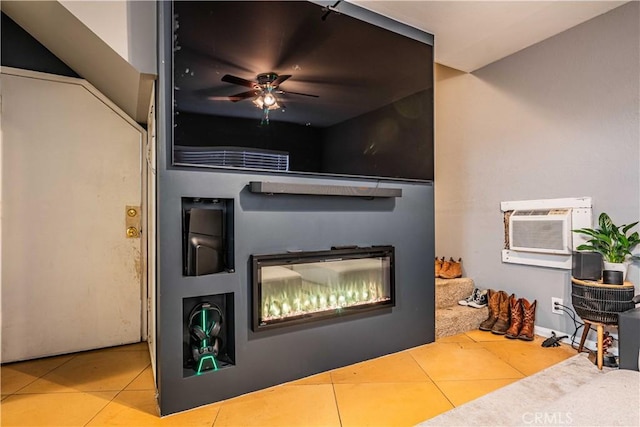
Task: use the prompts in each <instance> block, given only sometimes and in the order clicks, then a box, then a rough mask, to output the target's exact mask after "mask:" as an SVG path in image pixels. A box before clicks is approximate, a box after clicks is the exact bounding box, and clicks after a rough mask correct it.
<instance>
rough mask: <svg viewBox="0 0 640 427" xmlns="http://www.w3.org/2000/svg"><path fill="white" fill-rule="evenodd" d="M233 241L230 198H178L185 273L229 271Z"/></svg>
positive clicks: (232, 260) (198, 274) (192, 274)
mask: <svg viewBox="0 0 640 427" xmlns="http://www.w3.org/2000/svg"><path fill="white" fill-rule="evenodd" d="M233 242H234V238H233V199H217V198H200V197H183V198H182V265H183V274H184V275H185V276H202V275H206V274H214V273H222V272H228V273H231V272H233V271H234V268H235V267H234V256H233V246H234V245H233Z"/></svg>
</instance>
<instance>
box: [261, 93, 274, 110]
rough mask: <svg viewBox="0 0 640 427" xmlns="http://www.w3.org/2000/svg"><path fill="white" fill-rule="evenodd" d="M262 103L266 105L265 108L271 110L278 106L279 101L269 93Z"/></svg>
mask: <svg viewBox="0 0 640 427" xmlns="http://www.w3.org/2000/svg"><path fill="white" fill-rule="evenodd" d="M262 102H263V103H264V105H265V107H267V108H271V107H272V106H274V105H275V104H277V102H278V100H277V99H276V97H275V96H274V95H273V94H272V93H267V94H266V95H264V97H263V99H262Z"/></svg>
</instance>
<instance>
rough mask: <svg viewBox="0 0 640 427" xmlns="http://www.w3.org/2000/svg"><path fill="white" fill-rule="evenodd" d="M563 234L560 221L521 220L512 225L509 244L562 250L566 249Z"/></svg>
mask: <svg viewBox="0 0 640 427" xmlns="http://www.w3.org/2000/svg"><path fill="white" fill-rule="evenodd" d="M563 236H564V230H563V224H562V222H560V221H543V220H540V221H535V222H534V221H521V222H518V223H517V224H516V225H515V226H514V227H513V230H512V236H511V238H512V241H511V244H512V246H514V247H521V248H531V249H544V250H557V251H562V250H565V249H566V242H565V241H564V239H563Z"/></svg>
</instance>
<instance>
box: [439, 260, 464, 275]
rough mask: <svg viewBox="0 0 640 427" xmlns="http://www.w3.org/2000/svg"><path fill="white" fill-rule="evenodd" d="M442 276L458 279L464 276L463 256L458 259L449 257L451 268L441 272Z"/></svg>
mask: <svg viewBox="0 0 640 427" xmlns="http://www.w3.org/2000/svg"><path fill="white" fill-rule="evenodd" d="M440 276H441V277H442V278H444V279H456V278H458V277H462V258H459V259H458V261H454V260H453V258H449V269H447V271H444V272H440Z"/></svg>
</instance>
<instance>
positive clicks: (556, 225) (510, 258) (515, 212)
mask: <svg viewBox="0 0 640 427" xmlns="http://www.w3.org/2000/svg"><path fill="white" fill-rule="evenodd" d="M500 209H501V210H502V212H503V215H504V219H505V222H504V225H505V245H504V249H502V261H503V262H506V263H510V264H525V265H534V266H540V267H552V268H562V269H567V270H570V269H571V252H572V250H573V248H577V247H578V246H579V245H580V244H582V243H584V242H585V237H584V236H583V235H582V234H577V233H574V232H573V231H572V230H574V229H576V228H584V227H591V198H590V197H580V198H571V199H544V200H519V201H512V202H502V203H501V204H500ZM507 218H508V220H507Z"/></svg>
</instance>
